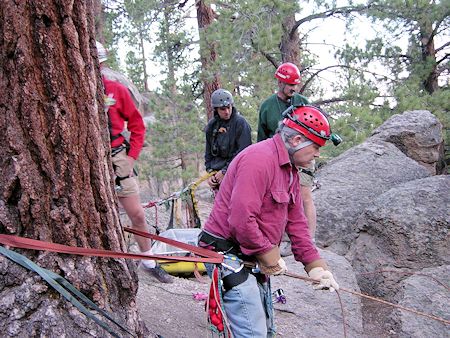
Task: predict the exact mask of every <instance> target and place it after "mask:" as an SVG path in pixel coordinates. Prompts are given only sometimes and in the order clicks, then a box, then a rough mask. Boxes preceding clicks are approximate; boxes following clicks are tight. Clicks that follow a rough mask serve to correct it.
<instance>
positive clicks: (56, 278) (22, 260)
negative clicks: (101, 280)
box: [0, 246, 134, 337]
mask: <svg viewBox="0 0 450 338" xmlns="http://www.w3.org/2000/svg"><path fill="white" fill-rule="evenodd" d="M0 253H1V254H3V255H4V256H6V257H8V258H9V259H10V260H12V261H14V262H16V263H17V264H20V265H21V266H23V267H24V268H26V269H28V270H31V271H34V272H36V273H37V274H39V276H41V277H42V278H43V279H44V280H45V281H46V282H47V283H48V284H50V286H52V287H53V288H54V289H55V290H56V291H58V292H59V293H60V294H61V295H62V296H63V297H64V298H66V299H67V300H68V301H69V302H71V303H72V304H73V305H74V306H75V307H76V308H77V309H78V310H79V311H80V312H81V313H83V314H84V315H85V316H86V317H88V318H90V319H92V320H93V321H95V322H96V323H97V324H98V325H100V326H101V327H102V328H104V329H105V330H106V331H108V332H109V333H110V334H111V335H112V336H114V337H120V335H119V334H117V333H116V332H115V331H114V330H113V329H112V328H110V327H109V326H108V324H107V323H105V322H104V321H102V320H100V319H99V318H97V317H96V316H95V315H94V314H93V313H92V312H90V311H89V310H88V309H87V308H86V307H85V306H84V305H83V304H81V303H80V302H79V301H78V300H77V299H76V298H75V297H73V296H72V294H71V293H70V292H72V293H73V294H75V295H76V296H77V297H78V298H80V300H82V301H84V302H85V303H87V304H88V305H89V306H90V307H91V308H92V309H93V310H95V311H97V312H98V313H100V314H101V315H102V316H104V317H105V318H107V319H109V320H110V321H111V322H113V323H114V324H116V325H117V326H118V327H120V328H121V329H122V330H124V331H125V332H127V333H128V334H130V335H131V336H133V337H134V335H133V333H131V332H130V331H129V329H127V328H126V327H124V326H123V325H122V324H120V323H118V322H117V321H116V320H114V319H113V318H112V317H111V316H110V315H109V314H108V313H107V312H106V311H105V310H102V309H100V308H99V307H98V306H97V305H96V304H95V303H94V302H92V301H91V300H90V299H89V298H87V297H86V296H85V295H83V294H82V293H81V292H80V291H78V289H77V288H75V287H74V286H73V285H72V284H70V283H69V282H68V281H67V280H66V279H64V278H63V277H61V276H60V275H58V274H56V273H54V272H52V271H50V270H47V269H44V268H41V267H40V266H38V265H36V264H35V263H33V262H32V261H31V260H29V259H28V258H26V257H25V256H23V255H21V254H18V253H17V252H14V251H11V250H8V249H6V248H4V247H2V246H0ZM64 287H65V288H66V289H68V291H67V290H66V289H65V288H64ZM69 291H70V292H69Z"/></svg>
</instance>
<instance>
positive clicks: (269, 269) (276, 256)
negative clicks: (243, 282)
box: [256, 246, 287, 275]
mask: <svg viewBox="0 0 450 338" xmlns="http://www.w3.org/2000/svg"><path fill="white" fill-rule="evenodd" d="M256 259H257V260H258V265H259V270H260V271H261V273H263V274H265V275H280V274H282V273H284V272H286V271H287V267H286V262H285V261H284V259H283V258H281V256H280V248H279V247H278V246H274V247H273V248H272V249H270V250H269V251H267V252H266V253H263V254H260V255H256Z"/></svg>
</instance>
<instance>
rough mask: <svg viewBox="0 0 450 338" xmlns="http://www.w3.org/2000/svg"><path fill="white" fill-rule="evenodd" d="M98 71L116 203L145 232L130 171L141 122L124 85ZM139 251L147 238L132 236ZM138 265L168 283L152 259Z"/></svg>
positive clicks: (147, 250)
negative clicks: (103, 96) (105, 112)
mask: <svg viewBox="0 0 450 338" xmlns="http://www.w3.org/2000/svg"><path fill="white" fill-rule="evenodd" d="M97 51H98V57H99V61H100V66H101V67H102V69H103V68H104V67H105V65H104V62H105V61H106V60H107V55H106V50H105V48H104V47H103V46H102V45H101V44H100V43H98V42H97ZM105 74H107V72H103V71H102V80H103V85H104V87H105V109H106V110H107V112H108V124H109V131H110V137H111V155H112V163H113V167H114V173H115V175H116V178H115V183H116V192H117V197H118V198H119V202H120V204H121V205H122V207H123V208H124V209H125V212H126V213H127V215H128V218H129V219H130V221H131V224H132V227H133V228H134V229H136V230H139V231H143V232H148V227H147V223H146V221H145V213H144V209H143V208H142V205H141V200H140V197H139V185H138V182H137V179H136V176H135V172H134V161H136V160H137V159H138V157H139V153H140V152H141V150H142V146H143V144H144V139H145V124H144V120H143V119H142V116H141V114H140V112H139V110H138V109H137V108H136V106H135V104H134V102H133V99H132V98H131V96H130V92H129V90H128V88H127V87H125V86H124V85H123V84H121V83H120V82H118V81H114V80H110V79H108V78H107V76H106V75H105ZM125 123H126V129H127V130H128V132H129V133H130V140H129V141H127V140H126V139H125V137H124V135H123V134H122V132H123V131H124V129H125ZM135 239H136V242H137V244H138V246H139V250H140V251H141V252H142V253H144V254H148V255H151V254H152V251H151V241H150V239H148V238H145V237H141V236H135ZM141 266H142V268H143V269H144V270H145V271H147V272H148V273H150V274H151V275H152V276H154V277H155V278H157V279H158V280H159V281H160V282H163V283H172V282H173V279H172V277H171V276H170V275H168V274H167V273H166V272H165V271H164V270H162V269H161V267H159V266H157V265H156V263H155V261H152V260H142V261H141Z"/></svg>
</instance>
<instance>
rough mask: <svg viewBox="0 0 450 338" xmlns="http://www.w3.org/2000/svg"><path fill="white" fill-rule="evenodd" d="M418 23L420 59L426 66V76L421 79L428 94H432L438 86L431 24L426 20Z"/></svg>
mask: <svg viewBox="0 0 450 338" xmlns="http://www.w3.org/2000/svg"><path fill="white" fill-rule="evenodd" d="M425 20H426V19H425ZM419 24H420V33H419V34H420V47H421V52H422V61H423V64H424V67H427V76H426V78H425V79H424V81H423V85H424V87H425V90H426V91H427V92H428V94H430V95H432V94H433V93H434V92H435V91H436V90H437V89H438V88H439V84H438V71H437V62H436V50H435V48H434V37H433V26H432V23H431V22H430V21H428V20H426V21H425V22H420V23H419Z"/></svg>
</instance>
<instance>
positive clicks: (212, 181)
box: [208, 175, 218, 189]
mask: <svg viewBox="0 0 450 338" xmlns="http://www.w3.org/2000/svg"><path fill="white" fill-rule="evenodd" d="M208 185H209V186H210V187H211V188H213V189H214V188H215V187H217V185H218V183H217V181H216V177H215V176H214V175H212V176H211V177H210V178H208Z"/></svg>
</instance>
